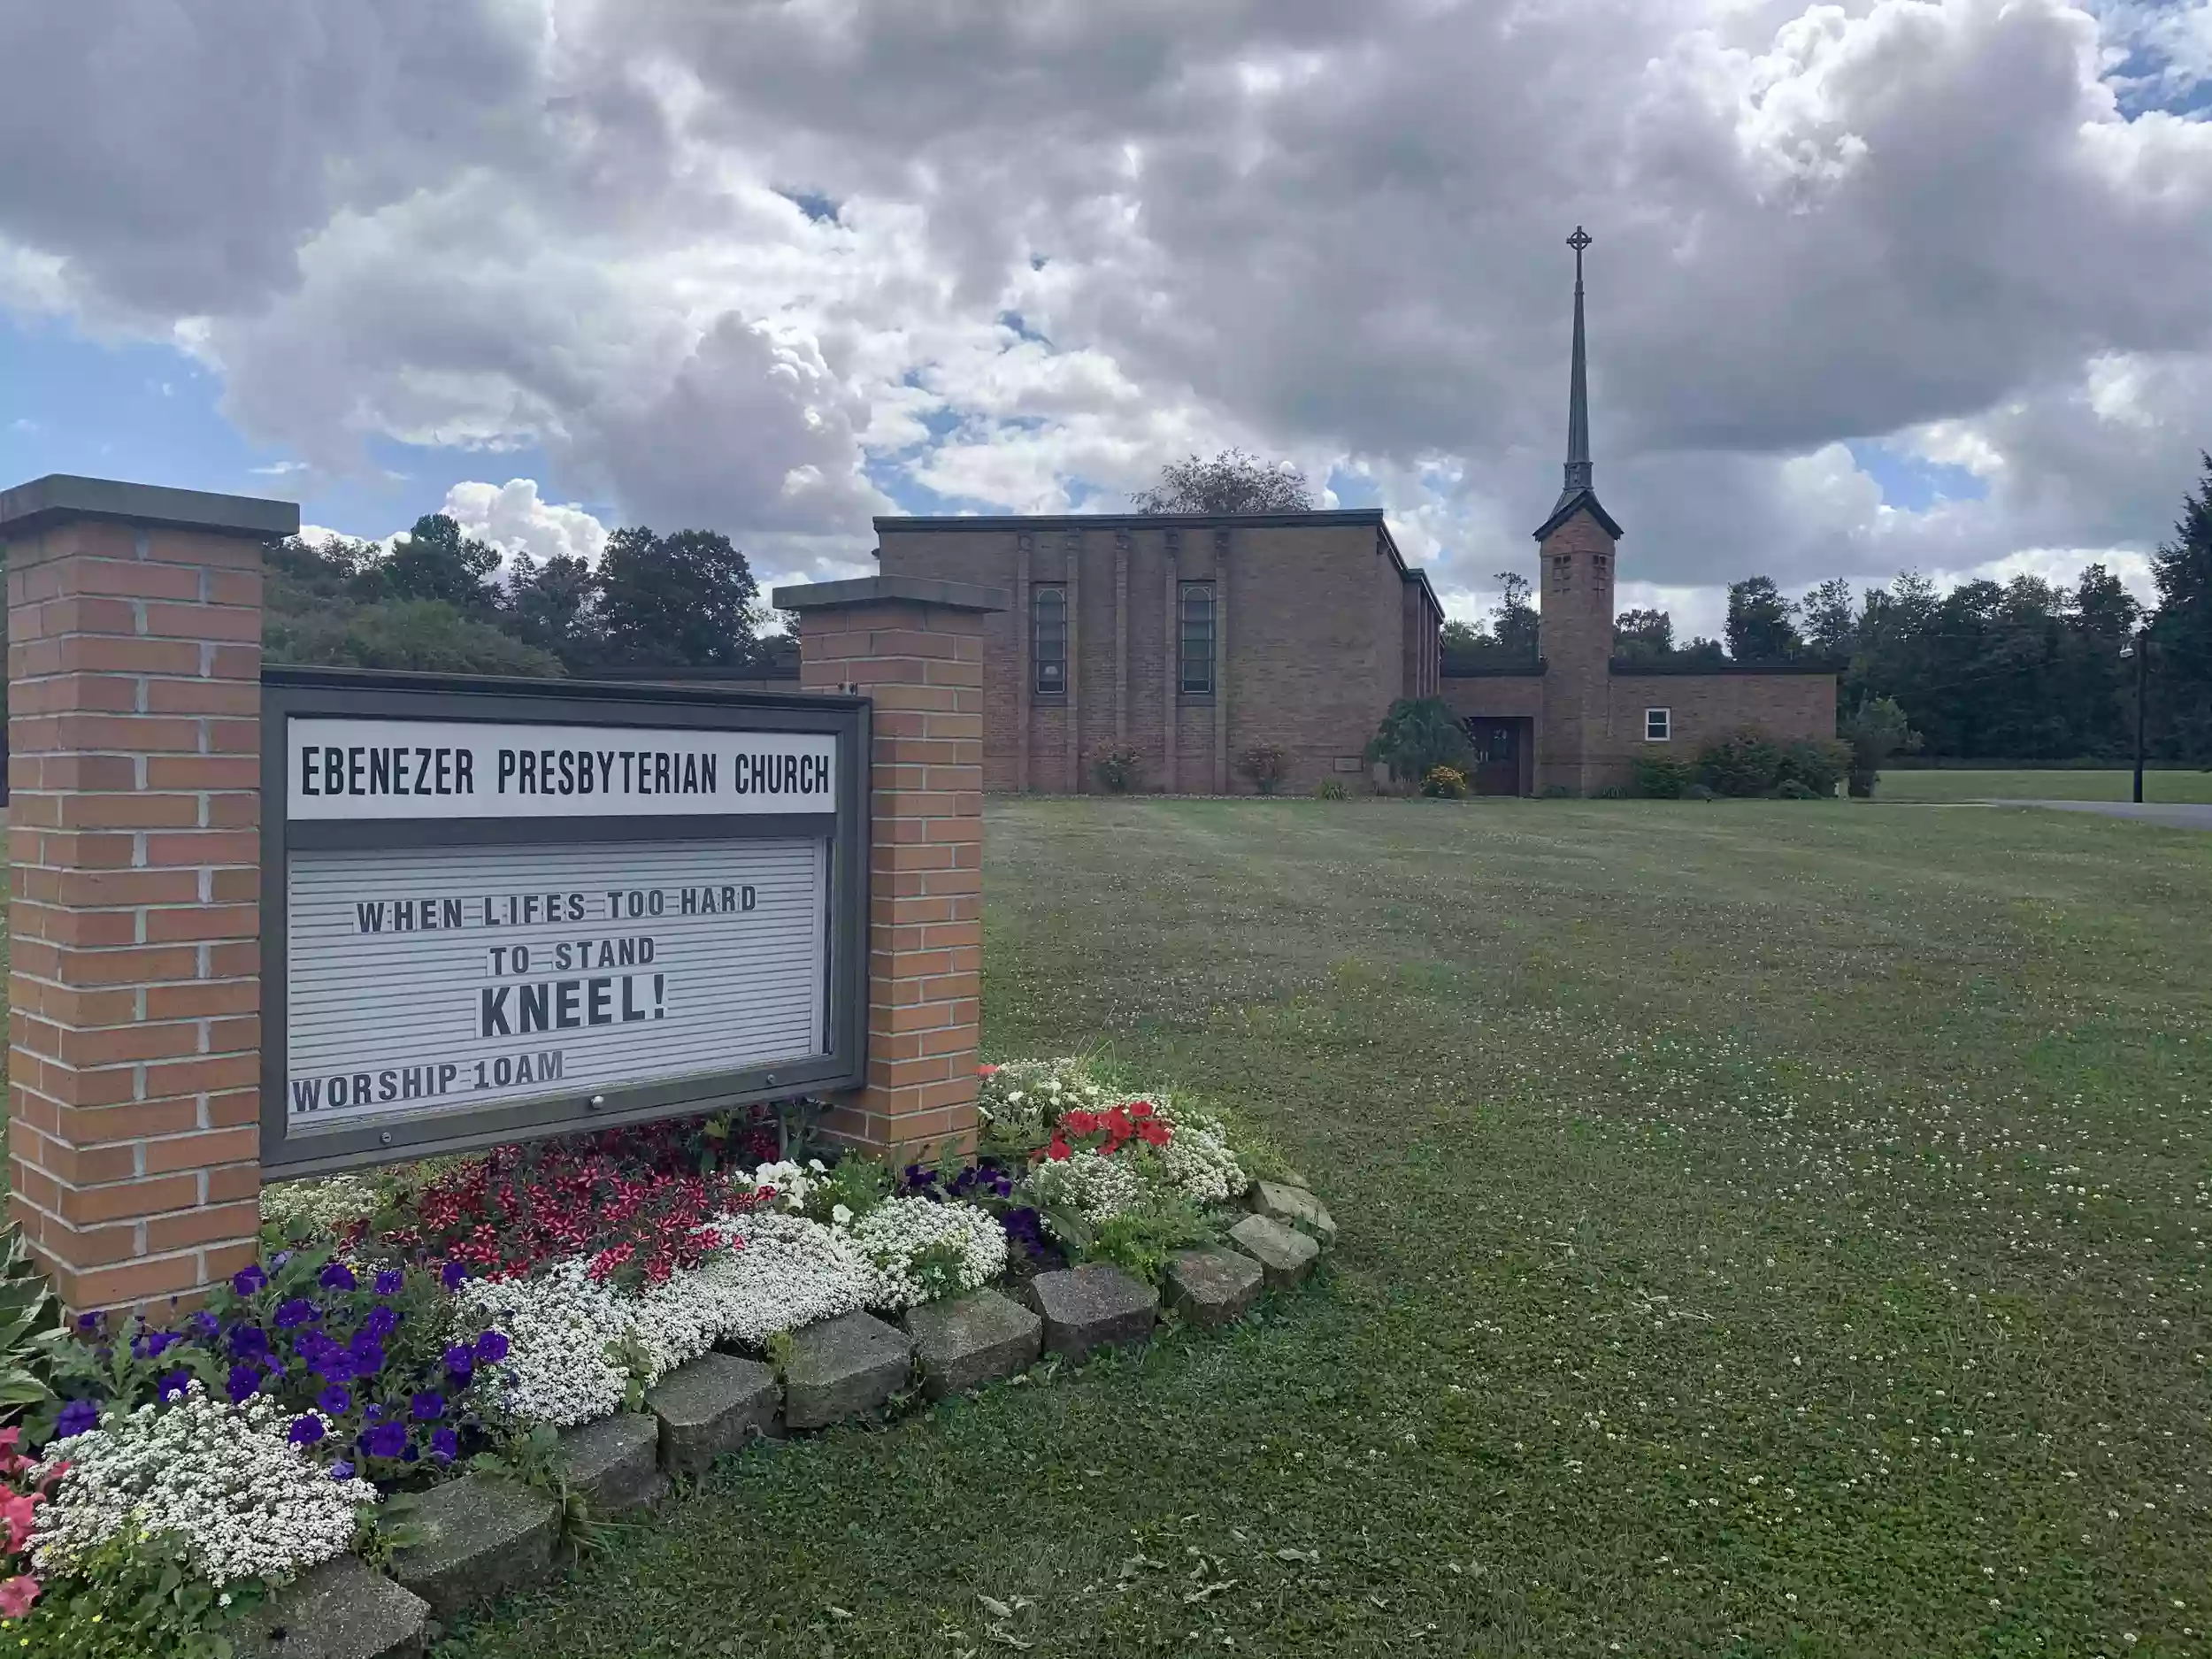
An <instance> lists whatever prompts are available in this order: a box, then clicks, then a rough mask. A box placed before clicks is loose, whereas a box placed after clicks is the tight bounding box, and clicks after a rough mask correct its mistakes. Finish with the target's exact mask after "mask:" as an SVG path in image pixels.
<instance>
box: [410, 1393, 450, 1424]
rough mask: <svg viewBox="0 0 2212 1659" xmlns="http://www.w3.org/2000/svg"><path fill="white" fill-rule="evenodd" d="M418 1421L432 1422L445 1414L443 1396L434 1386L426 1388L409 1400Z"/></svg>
mask: <svg viewBox="0 0 2212 1659" xmlns="http://www.w3.org/2000/svg"><path fill="white" fill-rule="evenodd" d="M411 1409H412V1410H413V1411H414V1414H415V1421H416V1422H418V1423H434V1422H435V1421H437V1419H438V1418H440V1417H443V1416H444V1415H445V1396H444V1395H443V1394H440V1393H438V1392H437V1390H435V1389H434V1388H432V1389H426V1390H424V1391H423V1392H422V1393H421V1394H417V1395H416V1396H415V1397H414V1400H413V1401H412V1402H411Z"/></svg>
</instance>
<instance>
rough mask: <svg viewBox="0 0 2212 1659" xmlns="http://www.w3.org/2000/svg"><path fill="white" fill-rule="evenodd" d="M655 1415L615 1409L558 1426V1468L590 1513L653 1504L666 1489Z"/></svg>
mask: <svg viewBox="0 0 2212 1659" xmlns="http://www.w3.org/2000/svg"><path fill="white" fill-rule="evenodd" d="M660 1446H661V1425H660V1419H659V1418H657V1417H655V1416H654V1415H653V1414H652V1413H651V1412H649V1411H618V1412H616V1413H615V1414H614V1416H612V1417H602V1418H600V1419H599V1421H598V1422H596V1423H587V1424H585V1425H583V1426H582V1427H581V1428H573V1429H564V1430H562V1431H561V1473H562V1475H563V1476H564V1477H565V1479H567V1481H568V1484H569V1486H570V1488H571V1489H572V1490H573V1491H577V1492H580V1493H582V1494H584V1496H585V1498H586V1499H587V1500H588V1502H590V1504H591V1512H592V1513H593V1514H594V1515H619V1514H620V1513H621V1512H622V1511H623V1510H625V1509H641V1508H643V1507H644V1506H646V1505H647V1504H650V1503H657V1502H660V1500H661V1497H662V1495H663V1494H664V1493H666V1492H667V1490H668V1477H667V1476H666V1475H664V1474H663V1473H662V1472H661V1463H660Z"/></svg>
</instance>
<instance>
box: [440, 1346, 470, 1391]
mask: <svg viewBox="0 0 2212 1659" xmlns="http://www.w3.org/2000/svg"><path fill="white" fill-rule="evenodd" d="M445 1368H446V1371H447V1372H448V1373H449V1375H450V1376H451V1377H452V1378H453V1379H454V1381H456V1382H457V1383H459V1384H461V1385H462V1386H467V1384H468V1379H469V1375H470V1373H471V1372H472V1371H475V1369H476V1350H475V1349H474V1348H471V1347H470V1346H469V1345H468V1344H467V1343H465V1342H456V1343H455V1344H454V1345H453V1346H452V1347H451V1348H448V1349H446V1351H445Z"/></svg>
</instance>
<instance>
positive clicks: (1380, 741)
mask: <svg viewBox="0 0 2212 1659" xmlns="http://www.w3.org/2000/svg"><path fill="white" fill-rule="evenodd" d="M1470 749H1471V744H1469V742H1468V741H1467V729H1466V727H1464V726H1462V725H1461V724H1460V721H1459V717H1458V716H1457V715H1455V714H1454V713H1453V712H1452V710H1451V708H1450V706H1449V705H1448V704H1447V703H1445V701H1444V700H1443V698H1441V697H1401V698H1399V699H1398V701H1397V702H1395V703H1392V704H1391V705H1390V712H1389V713H1387V714H1386V715H1384V716H1383V718H1382V726H1380V728H1379V729H1378V730H1377V732H1376V733H1375V736H1374V740H1373V741H1371V742H1370V743H1369V744H1368V745H1367V758H1368V759H1369V760H1371V761H1372V760H1379V761H1381V762H1382V763H1383V764H1385V765H1386V766H1388V767H1389V768H1390V775H1391V776H1392V777H1393V778H1394V779H1396V780H1398V781H1399V782H1400V783H1413V782H1416V781H1417V780H1420V779H1423V778H1425V777H1427V776H1428V775H1429V773H1430V772H1432V771H1434V770H1435V769H1436V768H1437V767H1439V766H1451V767H1455V768H1460V769H1463V768H1464V767H1465V766H1466V764H1467V759H1468V754H1469V751H1470Z"/></svg>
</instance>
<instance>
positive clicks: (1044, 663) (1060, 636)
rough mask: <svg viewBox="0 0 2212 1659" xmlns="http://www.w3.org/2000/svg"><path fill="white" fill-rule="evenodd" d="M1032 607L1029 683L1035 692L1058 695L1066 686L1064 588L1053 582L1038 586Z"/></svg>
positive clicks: (1066, 623)
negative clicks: (1031, 673)
mask: <svg viewBox="0 0 2212 1659" xmlns="http://www.w3.org/2000/svg"><path fill="white" fill-rule="evenodd" d="M1032 609H1033V620H1032V622H1031V625H1030V626H1031V634H1030V651H1029V657H1030V662H1031V664H1033V674H1034V679H1033V684H1034V686H1035V687H1036V690H1037V694H1038V695H1040V696H1045V697H1052V696H1058V695H1062V694H1064V693H1065V692H1066V690H1067V688H1068V590H1067V589H1066V588H1062V587H1059V586H1057V585H1053V586H1040V587H1039V588H1037V589H1036V590H1035V594H1034V597H1033V600H1032Z"/></svg>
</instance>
